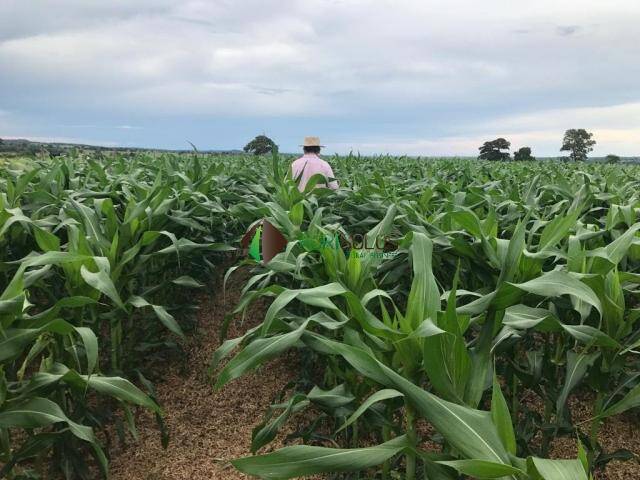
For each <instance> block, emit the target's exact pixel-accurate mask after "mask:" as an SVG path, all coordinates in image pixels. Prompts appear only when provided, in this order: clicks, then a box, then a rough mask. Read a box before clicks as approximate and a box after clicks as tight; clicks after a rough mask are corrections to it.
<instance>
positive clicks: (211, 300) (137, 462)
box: [111, 273, 296, 480]
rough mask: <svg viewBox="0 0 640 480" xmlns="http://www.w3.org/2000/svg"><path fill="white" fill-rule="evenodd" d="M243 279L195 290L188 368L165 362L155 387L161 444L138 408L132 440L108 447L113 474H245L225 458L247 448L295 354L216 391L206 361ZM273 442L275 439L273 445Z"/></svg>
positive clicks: (255, 313)
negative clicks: (197, 300)
mask: <svg viewBox="0 0 640 480" xmlns="http://www.w3.org/2000/svg"><path fill="white" fill-rule="evenodd" d="M243 279H246V275H243V273H236V274H235V275H234V276H233V277H232V278H231V282H230V284H229V285H228V286H227V287H228V288H227V295H226V299H225V298H223V294H222V290H221V289H219V288H218V287H216V294H215V295H213V296H210V297H209V296H203V298H202V303H201V308H200V313H199V329H198V334H197V336H196V338H193V339H192V340H191V341H190V342H189V345H188V346H187V351H188V365H190V366H191V368H190V369H189V371H187V372H186V373H185V372H183V371H181V367H180V366H179V365H170V366H168V368H169V371H168V372H167V375H166V381H164V382H162V383H160V384H158V385H157V386H156V388H157V394H158V398H159V400H160V402H161V404H162V407H163V409H164V411H165V413H166V416H165V421H166V424H167V427H168V428H169V431H170V435H171V439H170V446H169V448H168V449H166V450H165V449H163V448H162V445H161V443H160V435H159V432H158V429H157V426H156V423H155V420H154V418H153V416H152V415H150V414H148V413H147V412H143V411H141V412H140V416H139V418H138V421H137V427H138V433H139V441H138V442H137V443H136V442H134V441H133V440H130V443H128V445H127V446H126V447H125V448H120V449H119V450H117V451H116V452H114V456H113V458H112V463H111V477H112V479H113V480H167V479H190V480H205V479H206V480H210V479H230V480H232V479H236V478H248V477H247V476H246V475H244V474H242V473H240V472H238V471H236V470H235V469H234V468H233V466H232V465H231V464H230V463H229V460H232V459H234V458H237V457H240V456H244V455H248V454H249V445H250V443H251V430H252V429H253V428H254V427H255V426H256V425H257V424H259V423H260V421H261V420H262V417H263V415H264V412H265V411H266V409H267V408H268V406H269V405H270V404H271V403H272V401H273V399H274V397H275V396H276V395H277V394H278V393H279V392H280V391H281V390H282V388H284V387H285V386H286V384H287V382H289V381H290V380H291V379H292V378H293V377H294V376H295V374H296V371H295V370H296V358H295V357H294V356H286V357H282V358H278V359H276V360H274V361H273V362H270V363H269V364H268V365H266V366H264V367H263V368H261V369H259V370H258V371H256V372H254V373H252V374H251V375H247V376H246V377H243V378H240V379H238V380H236V381H235V382H232V383H231V384H229V385H227V386H226V387H225V388H224V389H222V390H220V391H214V390H213V387H212V384H211V381H210V379H209V378H208V376H207V368H208V364H209V361H210V359H211V354H212V352H213V351H214V350H215V348H216V347H217V346H218V345H219V335H220V326H221V324H222V321H223V319H224V315H225V313H226V312H227V311H229V310H231V309H232V308H233V307H234V306H235V304H236V302H237V300H238V295H239V291H240V289H241V288H242V284H243V283H242V282H243ZM218 285H219V284H218ZM264 310H265V306H264V304H257V305H255V306H254V308H252V309H251V311H250V312H249V314H248V315H247V316H246V318H245V319H244V321H243V322H242V323H240V322H237V321H236V322H232V325H231V327H230V330H229V337H235V336H238V335H240V334H241V333H242V332H243V331H245V330H246V329H249V328H251V327H252V326H255V325H256V324H257V323H259V322H261V321H262V319H263V316H264ZM281 437H283V436H281ZM279 446H282V438H281V439H280V440H279V441H276V442H275V444H274V445H273V447H274V448H275V447H279Z"/></svg>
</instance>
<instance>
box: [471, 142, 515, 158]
mask: <svg viewBox="0 0 640 480" xmlns="http://www.w3.org/2000/svg"><path fill="white" fill-rule="evenodd" d="M510 147H511V142H508V141H506V140H505V139H504V138H496V139H495V140H492V141H490V142H484V144H483V145H482V146H481V147H479V148H478V150H480V155H479V156H478V158H479V159H480V160H509V158H510V155H509V152H503V151H502V150H509V148H510Z"/></svg>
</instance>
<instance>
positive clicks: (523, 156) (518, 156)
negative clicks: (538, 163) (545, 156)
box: [513, 147, 536, 161]
mask: <svg viewBox="0 0 640 480" xmlns="http://www.w3.org/2000/svg"><path fill="white" fill-rule="evenodd" d="M513 159H514V160H519V161H523V160H535V159H536V157H532V156H531V147H520V148H519V149H518V151H517V152H514V153H513Z"/></svg>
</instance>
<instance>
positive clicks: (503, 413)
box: [479, 372, 516, 476]
mask: <svg viewBox="0 0 640 480" xmlns="http://www.w3.org/2000/svg"><path fill="white" fill-rule="evenodd" d="M491 418H492V419H493V423H494V425H495V426H496V428H497V430H498V435H500V439H501V440H502V444H503V445H504V446H505V448H506V449H507V451H508V452H509V453H510V454H511V455H515V454H516V435H515V432H514V431H513V422H512V421H511V414H510V413H509V407H508V406H507V401H506V400H505V398H504V395H503V394H502V389H501V388H500V384H499V383H498V377H497V376H496V374H495V372H494V374H493V391H492V396H491ZM479 476H482V475H479Z"/></svg>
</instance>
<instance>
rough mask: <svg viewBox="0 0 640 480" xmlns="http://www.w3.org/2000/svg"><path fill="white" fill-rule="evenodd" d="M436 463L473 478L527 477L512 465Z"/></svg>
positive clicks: (461, 461)
mask: <svg viewBox="0 0 640 480" xmlns="http://www.w3.org/2000/svg"><path fill="white" fill-rule="evenodd" d="M436 463H438V464H439V465H446V466H447V467H451V468H453V469H455V470H457V471H458V472H460V473H461V474H463V475H469V476H470V477H473V478H482V479H485V478H504V477H508V476H509V475H525V472H523V471H522V470H520V469H518V468H516V467H512V466H511V465H505V464H504V463H494V462H487V461H486V460H440V461H437V462H436ZM512 478H513V477H512Z"/></svg>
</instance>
